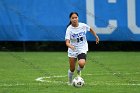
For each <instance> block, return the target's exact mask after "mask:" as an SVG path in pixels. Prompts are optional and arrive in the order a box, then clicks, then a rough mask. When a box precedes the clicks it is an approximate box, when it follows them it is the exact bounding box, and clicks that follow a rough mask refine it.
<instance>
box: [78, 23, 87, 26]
mask: <svg viewBox="0 0 140 93" xmlns="http://www.w3.org/2000/svg"><path fill="white" fill-rule="evenodd" d="M79 25H80V26H85V25H87V24H85V23H82V22H79Z"/></svg>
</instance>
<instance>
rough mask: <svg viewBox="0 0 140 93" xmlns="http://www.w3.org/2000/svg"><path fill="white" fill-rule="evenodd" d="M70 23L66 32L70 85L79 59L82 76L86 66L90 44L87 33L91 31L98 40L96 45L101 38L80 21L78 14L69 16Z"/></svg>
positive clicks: (79, 70) (79, 73) (73, 13)
mask: <svg viewBox="0 0 140 93" xmlns="http://www.w3.org/2000/svg"><path fill="white" fill-rule="evenodd" d="M69 18H70V23H69V25H68V27H67V30H66V35H65V41H66V46H67V47H68V57H69V64H70V69H69V70H68V84H71V83H72V77H73V73H74V71H75V66H76V61H77V59H78V67H77V74H78V75H81V70H82V69H83V68H84V66H85V62H86V54H87V51H88V43H87V39H86V33H87V31H90V32H91V33H92V34H93V35H94V36H95V38H96V44H98V43H99V37H98V36H97V34H96V32H94V31H93V29H92V28H91V27H89V26H88V25H87V24H85V23H80V22H79V21H78V13H77V12H72V13H70V15H69Z"/></svg>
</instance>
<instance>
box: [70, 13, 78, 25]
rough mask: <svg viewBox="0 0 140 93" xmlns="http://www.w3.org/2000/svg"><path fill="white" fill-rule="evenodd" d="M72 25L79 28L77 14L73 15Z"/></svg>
mask: <svg viewBox="0 0 140 93" xmlns="http://www.w3.org/2000/svg"><path fill="white" fill-rule="evenodd" d="M70 20H71V24H72V25H73V26H78V16H77V15H76V14H73V15H72V16H71V18H70Z"/></svg>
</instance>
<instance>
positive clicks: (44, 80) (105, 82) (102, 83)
mask: <svg viewBox="0 0 140 93" xmlns="http://www.w3.org/2000/svg"><path fill="white" fill-rule="evenodd" d="M115 74H121V73H119V72H116V73H113V75H115ZM122 74H123V75H129V74H132V75H139V74H140V72H135V73H122ZM96 75H111V73H103V74H83V76H96ZM65 77H67V75H60V76H59V75H58V76H46V77H38V78H37V79H35V80H36V81H38V82H46V83H15V84H13V83H0V87H14V86H26V85H39V86H41V85H47V83H54V84H66V83H67V82H63V81H55V80H49V79H53V78H65ZM47 79H48V80H47ZM131 81H137V83H117V82H115V81H95V82H90V83H86V85H96V86H97V85H108V86H114V85H116V86H140V80H131Z"/></svg>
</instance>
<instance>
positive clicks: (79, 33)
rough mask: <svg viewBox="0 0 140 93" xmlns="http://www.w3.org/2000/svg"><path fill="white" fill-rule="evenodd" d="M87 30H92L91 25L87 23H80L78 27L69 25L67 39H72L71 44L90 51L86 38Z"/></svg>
mask: <svg viewBox="0 0 140 93" xmlns="http://www.w3.org/2000/svg"><path fill="white" fill-rule="evenodd" d="M87 31H90V27H89V26H88V25H87V24H85V23H79V25H78V27H73V26H72V25H69V26H68V28H67V30H66V35H65V40H66V39H68V40H70V44H71V45H73V46H75V47H76V49H77V50H79V49H80V50H85V51H88V43H87V39H86V33H87ZM69 50H70V48H69Z"/></svg>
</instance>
